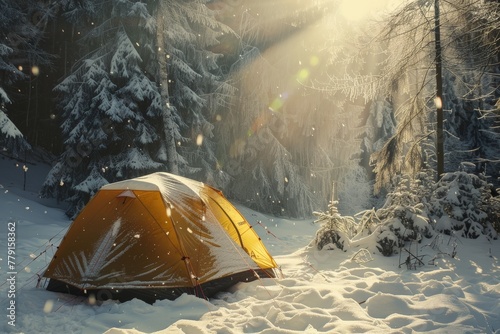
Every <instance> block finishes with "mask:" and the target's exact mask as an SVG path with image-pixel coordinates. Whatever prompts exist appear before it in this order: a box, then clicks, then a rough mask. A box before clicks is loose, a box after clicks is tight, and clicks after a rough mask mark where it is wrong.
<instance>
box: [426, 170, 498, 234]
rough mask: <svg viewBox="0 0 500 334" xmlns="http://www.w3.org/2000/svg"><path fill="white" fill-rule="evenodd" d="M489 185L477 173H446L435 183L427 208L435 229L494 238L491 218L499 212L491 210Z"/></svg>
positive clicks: (445, 232) (447, 232)
mask: <svg viewBox="0 0 500 334" xmlns="http://www.w3.org/2000/svg"><path fill="white" fill-rule="evenodd" d="M492 203H493V202H492V196H491V191H490V186H489V185H488V183H487V182H486V181H485V180H483V179H482V178H481V177H480V176H478V175H475V174H470V173H467V172H463V171H459V172H454V173H446V174H445V175H443V177H442V178H441V180H440V181H439V182H438V183H437V185H436V189H435V190H434V192H433V194H432V200H431V202H430V204H429V210H430V214H431V216H432V218H433V219H434V220H435V222H436V226H435V228H436V230H437V231H438V232H442V233H444V234H448V235H449V234H452V233H458V235H460V236H462V237H465V238H472V239H475V238H478V237H479V236H480V235H483V234H484V235H488V236H490V237H493V238H496V237H497V233H496V232H495V229H494V228H493V224H492V221H491V220H490V219H495V215H498V214H499V213H500V211H497V212H495V211H492V210H491V206H490V205H491V204H492Z"/></svg>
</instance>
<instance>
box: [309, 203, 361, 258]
mask: <svg viewBox="0 0 500 334" xmlns="http://www.w3.org/2000/svg"><path fill="white" fill-rule="evenodd" d="M337 204H338V202H332V203H330V204H329V205H328V212H313V214H314V215H315V216H316V217H318V219H316V220H315V221H314V222H315V223H319V224H321V227H320V228H319V230H318V231H317V232H316V236H315V237H314V240H313V244H314V245H316V247H317V248H318V250H322V249H323V248H324V247H325V246H327V245H333V246H334V247H337V248H338V249H341V250H346V247H347V244H346V242H347V243H349V239H350V238H351V237H352V236H353V234H354V232H355V225H356V222H355V220H354V218H352V217H349V216H345V217H343V216H341V215H340V214H339V212H338V210H337V206H336V205H337Z"/></svg>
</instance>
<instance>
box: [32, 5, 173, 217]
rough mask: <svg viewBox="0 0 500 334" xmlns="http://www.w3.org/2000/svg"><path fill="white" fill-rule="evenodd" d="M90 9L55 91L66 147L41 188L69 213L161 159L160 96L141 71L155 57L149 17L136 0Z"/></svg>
mask: <svg viewBox="0 0 500 334" xmlns="http://www.w3.org/2000/svg"><path fill="white" fill-rule="evenodd" d="M92 9H93V11H92V12H87V14H88V15H89V17H92V18H93V20H92V23H93V24H95V27H94V28H92V29H90V30H89V31H88V33H87V35H86V36H84V39H83V42H84V43H85V44H84V46H83V48H82V49H83V50H88V51H89V53H88V54H87V55H86V56H85V57H84V58H82V59H81V60H80V61H78V62H77V63H76V64H75V66H74V69H73V71H72V73H71V74H70V75H69V76H68V77H66V78H65V79H64V80H63V81H62V82H61V83H60V84H59V85H58V86H57V87H56V88H55V90H56V92H57V93H58V94H59V101H60V102H59V106H60V108H61V111H62V119H63V120H64V121H63V122H62V124H61V128H62V132H63V137H64V144H65V150H64V152H63V153H62V155H61V156H60V158H59V161H58V162H57V164H56V166H55V167H54V168H53V169H52V171H51V172H50V173H49V175H48V176H47V179H46V181H45V184H44V187H43V191H42V193H43V194H44V195H45V196H56V197H58V198H65V199H67V200H68V201H69V202H70V208H69V210H68V214H69V215H70V216H72V215H74V214H75V213H77V212H78V211H79V210H80V208H82V207H83V205H84V204H85V203H86V202H87V201H88V199H89V198H90V196H92V195H93V194H94V193H95V192H96V191H97V190H98V189H99V188H100V187H101V186H102V185H104V184H106V183H108V182H113V181H116V180H120V179H124V178H130V177H134V176H138V175H142V174H146V173H149V172H153V171H156V170H161V169H162V168H163V166H164V163H165V162H166V160H165V159H166V158H168V157H166V156H165V154H163V153H162V151H161V149H162V144H161V140H160V137H159V135H158V133H162V132H163V123H162V118H161V112H162V107H161V104H160V101H161V99H160V93H159V91H158V85H157V84H156V82H155V80H154V73H151V72H150V71H149V68H148V64H149V62H150V61H151V60H154V57H155V53H154V50H155V43H154V41H155V40H154V37H153V36H154V33H155V30H154V26H155V25H154V19H153V18H152V17H151V15H150V14H149V12H148V10H147V7H146V5H145V4H144V3H142V2H134V1H125V0H124V1H121V0H116V1H112V2H111V3H102V4H101V5H100V7H97V8H92ZM70 13H71V12H70ZM92 23H91V24H92Z"/></svg>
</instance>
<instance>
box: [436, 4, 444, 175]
mask: <svg viewBox="0 0 500 334" xmlns="http://www.w3.org/2000/svg"><path fill="white" fill-rule="evenodd" d="M434 24H435V28H434V33H435V42H436V112H437V115H436V123H437V124H436V158H437V181H439V179H440V178H441V175H442V174H443V173H444V137H443V73H442V72H443V71H442V57H441V31H440V26H439V25H440V17H439V0H435V2H434Z"/></svg>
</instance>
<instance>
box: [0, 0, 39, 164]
mask: <svg viewBox="0 0 500 334" xmlns="http://www.w3.org/2000/svg"><path fill="white" fill-rule="evenodd" d="M24 5H25V4H24ZM0 8H1V9H2V10H1V11H0V145H1V146H2V148H4V149H7V150H8V151H10V153H11V154H13V155H14V156H19V155H20V154H21V153H23V152H25V151H27V150H30V149H31V145H30V144H29V143H28V142H27V141H26V139H25V138H24V136H23V134H22V133H21V131H19V128H18V127H17V126H16V125H15V124H14V123H13V122H12V121H11V119H10V118H9V116H8V111H7V110H8V107H9V105H10V104H11V103H12V100H13V97H12V96H13V95H14V98H15V99H22V98H23V96H21V95H20V94H17V92H14V84H15V83H16V82H19V81H23V80H25V81H26V80H28V79H29V76H30V75H31V73H24V72H23V66H25V67H27V68H28V70H29V69H31V65H36V64H37V60H43V62H46V61H47V59H46V58H45V57H44V55H43V53H42V52H41V51H40V50H39V49H37V46H36V42H37V40H38V39H39V36H40V31H39V30H38V29H37V27H35V26H34V25H33V24H32V22H30V20H29V17H28V10H27V7H23V3H20V2H18V1H11V0H0Z"/></svg>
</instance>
